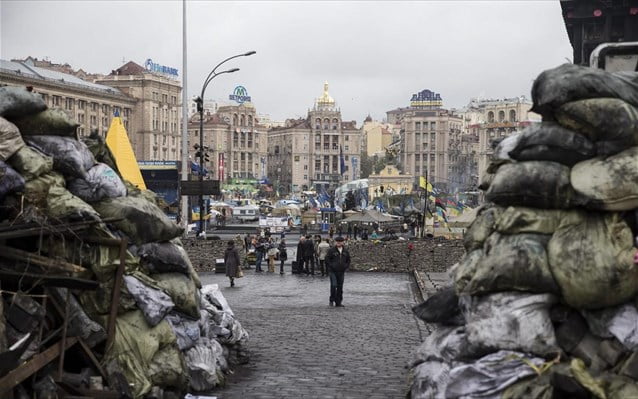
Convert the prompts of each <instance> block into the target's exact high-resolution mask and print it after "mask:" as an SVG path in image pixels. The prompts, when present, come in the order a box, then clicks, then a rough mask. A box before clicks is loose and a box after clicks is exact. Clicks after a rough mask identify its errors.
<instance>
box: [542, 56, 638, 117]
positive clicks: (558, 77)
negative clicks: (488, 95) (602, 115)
mask: <svg viewBox="0 0 638 399" xmlns="http://www.w3.org/2000/svg"><path fill="white" fill-rule="evenodd" d="M601 97H612V98H619V99H621V100H624V101H627V102H628V103H630V104H632V105H634V106H638V73H637V72H613V73H612V72H606V71H603V70H601V69H594V68H589V67H584V66H579V65H573V64H563V65H561V66H558V67H556V68H553V69H549V70H546V71H543V72H542V73H541V74H540V75H538V77H537V78H536V80H535V81H534V85H533V86H532V99H533V101H534V106H533V107H532V109H531V110H532V111H534V112H536V113H538V114H541V115H542V116H543V119H544V120H554V112H555V110H556V109H558V108H559V107H560V106H562V105H563V104H565V103H568V102H571V101H576V100H584V99H587V98H601Z"/></svg>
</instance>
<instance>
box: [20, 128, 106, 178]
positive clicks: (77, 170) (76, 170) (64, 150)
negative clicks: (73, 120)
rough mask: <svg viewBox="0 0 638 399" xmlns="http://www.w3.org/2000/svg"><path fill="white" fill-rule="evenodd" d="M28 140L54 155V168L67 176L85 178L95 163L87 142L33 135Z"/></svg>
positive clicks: (32, 144) (34, 145)
mask: <svg viewBox="0 0 638 399" xmlns="http://www.w3.org/2000/svg"><path fill="white" fill-rule="evenodd" d="M27 142H28V143H29V145H31V146H33V147H35V148H37V149H39V150H40V151H42V152H43V153H45V154H47V155H50V156H51V157H53V169H55V170H57V171H58V172H60V173H62V174H63V175H64V176H65V177H79V178H85V177H86V171H87V170H89V169H90V168H91V167H92V166H93V165H94V164H95V159H94V158H93V154H91V151H89V149H88V148H87V146H86V144H84V143H82V142H81V141H78V140H75V139H73V138H70V137H60V136H32V137H28V138H27Z"/></svg>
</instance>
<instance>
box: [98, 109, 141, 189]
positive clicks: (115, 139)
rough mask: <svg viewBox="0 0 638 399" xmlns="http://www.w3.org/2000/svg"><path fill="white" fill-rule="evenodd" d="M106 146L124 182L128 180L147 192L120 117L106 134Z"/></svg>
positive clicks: (112, 123)
mask: <svg viewBox="0 0 638 399" xmlns="http://www.w3.org/2000/svg"><path fill="white" fill-rule="evenodd" d="M106 145H107V146H108V147H109V150H111V153H112V154H113V158H115V164H116V165H117V169H118V170H119V171H120V173H121V174H122V178H124V180H128V181H130V182H131V183H133V185H135V186H136V187H137V188H139V189H142V190H146V184H145V183H144V178H143V177H142V172H141V171H140V167H139V166H138V164H137V159H135V153H134V152H133V147H132V146H131V142H130V140H129V138H128V133H126V128H125V127H124V124H123V123H122V118H120V117H119V116H115V117H113V120H112V121H111V126H110V127H109V131H108V132H107V133H106Z"/></svg>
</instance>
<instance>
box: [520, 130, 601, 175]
mask: <svg viewBox="0 0 638 399" xmlns="http://www.w3.org/2000/svg"><path fill="white" fill-rule="evenodd" d="M509 155H510V156H511V157H512V158H513V159H515V160H517V161H552V162H558V163H560V164H563V165H567V166H572V165H574V164H575V163H578V162H580V161H583V160H585V159H589V158H591V157H593V156H595V155H596V150H595V148H594V144H593V143H592V142H591V141H589V139H587V137H585V136H583V135H581V134H578V133H574V132H572V131H571V130H567V129H565V128H563V127H561V126H560V125H558V124H557V123H552V122H543V123H540V124H534V125H531V126H529V127H527V128H525V129H524V130H523V131H522V132H521V133H520V138H519V140H518V143H517V144H516V147H514V148H513V149H512V150H511V151H510V152H509Z"/></svg>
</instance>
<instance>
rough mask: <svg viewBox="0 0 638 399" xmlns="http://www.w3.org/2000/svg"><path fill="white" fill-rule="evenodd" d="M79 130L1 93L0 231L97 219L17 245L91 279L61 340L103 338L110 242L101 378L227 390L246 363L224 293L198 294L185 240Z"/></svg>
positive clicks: (146, 387)
mask: <svg viewBox="0 0 638 399" xmlns="http://www.w3.org/2000/svg"><path fill="white" fill-rule="evenodd" d="M77 126H78V125H77V124H76V123H75V122H73V121H72V120H70V119H69V117H68V116H67V114H66V113H65V112H63V111H62V110H57V109H47V107H46V105H45V104H44V102H43V101H42V99H41V97H40V96H39V95H37V94H35V93H31V92H28V91H26V90H24V89H21V88H15V87H13V88H12V87H3V88H0V222H2V221H3V220H10V221H11V222H12V223H15V222H16V221H20V222H24V223H29V222H37V223H39V224H40V225H43V224H47V223H55V224H58V225H60V224H64V223H70V222H77V221H87V222H93V223H92V224H91V227H90V228H88V229H86V230H85V231H84V232H83V233H82V235H76V236H66V237H65V238H64V239H63V240H61V239H60V237H59V236H45V237H42V238H41V239H40V240H39V241H38V240H34V242H24V241H23V242H21V243H20V246H21V248H31V249H33V250H36V251H37V252H38V253H39V254H42V255H45V256H48V257H50V258H55V259H60V260H64V261H66V262H70V263H73V264H77V265H80V266H83V267H84V268H86V269H87V271H86V272H85V273H84V274H83V275H82V277H83V278H90V279H93V280H95V281H97V282H98V288H97V289H96V290H89V291H83V292H79V291H77V292H73V295H71V298H72V306H71V309H72V316H73V317H72V321H73V323H74V324H73V323H72V325H71V327H70V328H69V331H70V333H69V334H71V333H74V334H81V335H82V336H83V338H84V339H85V340H86V341H87V342H89V343H90V345H92V346H96V345H98V344H99V343H101V342H103V341H104V340H105V339H106V333H105V328H106V326H107V324H108V315H109V313H110V309H111V300H112V295H113V287H114V286H115V276H116V271H117V269H118V266H119V265H120V258H121V253H120V248H119V247H117V246H112V245H108V242H111V243H112V242H115V240H114V239H126V240H127V243H129V246H128V248H127V251H126V253H125V256H124V259H125V264H124V277H123V283H122V288H121V291H120V301H119V304H118V316H117V321H116V328H115V338H114V340H113V344H112V345H111V346H110V347H108V348H105V350H104V353H103V354H102V356H101V358H100V361H101V363H102V365H103V366H104V369H105V370H107V373H109V375H112V376H121V375H123V376H124V377H125V379H126V381H127V383H128V387H129V388H130V395H131V396H132V397H136V398H137V397H142V396H144V395H147V394H148V393H149V392H151V390H152V389H153V392H154V394H156V393H157V392H158V390H159V391H171V392H174V393H177V394H178V395H182V394H183V393H185V392H187V391H190V392H198V391H206V390H210V389H212V388H214V387H215V386H217V385H220V384H223V383H224V378H225V377H224V376H225V373H227V372H228V371H229V370H230V365H229V364H232V363H234V362H237V361H245V360H246V353H245V349H244V347H243V346H242V344H243V343H245V341H246V340H247V339H248V334H247V333H246V331H245V330H244V329H243V328H242V326H241V324H240V323H239V321H238V320H237V319H236V318H235V316H234V314H233V312H232V310H231V309H230V307H229V306H228V303H227V302H226V301H225V299H224V297H223V295H222V294H221V292H220V290H219V289H218V288H217V287H216V286H205V287H202V284H201V282H200V280H199V276H198V275H197V273H196V272H195V270H194V269H193V266H192V264H191V262H190V260H189V258H188V255H187V254H186V251H185V250H184V248H183V247H182V243H181V242H180V239H179V236H181V235H182V232H183V231H182V229H181V228H180V227H178V226H177V225H176V224H175V223H174V222H173V221H171V220H170V219H169V218H168V217H167V216H166V215H165V214H164V213H163V212H162V211H161V209H160V208H159V207H158V206H157V201H158V199H157V197H156V196H155V195H154V194H153V193H152V192H150V191H147V190H140V189H138V188H136V187H134V186H133V185H131V184H130V183H129V182H126V181H123V180H122V179H121V177H120V176H121V175H120V173H119V171H118V170H117V167H116V166H115V162H113V159H114V158H113V156H112V154H111V153H110V151H109V149H108V147H107V146H106V145H105V143H104V141H103V140H102V139H101V138H100V137H99V136H96V135H93V136H91V137H89V138H87V139H86V140H85V141H86V142H87V143H88V145H87V144H86V143H85V142H84V141H83V140H79V139H78V137H77V135H76V128H77ZM104 220H106V221H107V222H106V223H104V222H102V221H104ZM65 293H66V291H63V292H60V293H59V295H58V296H59V299H60V300H64V298H65ZM0 302H1V301H0ZM1 317H2V315H0V318H1ZM0 324H2V325H4V323H0ZM2 335H3V337H0V342H2V339H3V338H4V334H2ZM69 336H70V335H69ZM16 339H17V335H16ZM13 343H14V342H12V340H11V339H9V342H8V345H9V346H10V345H12V344H13ZM33 346H34V347H35V348H37V347H38V343H37V342H34V343H33ZM1 350H2V348H0V351H1ZM24 360H27V359H24Z"/></svg>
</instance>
